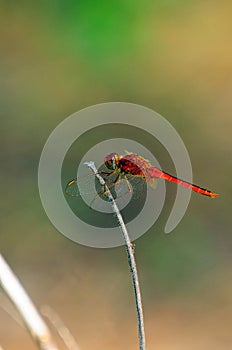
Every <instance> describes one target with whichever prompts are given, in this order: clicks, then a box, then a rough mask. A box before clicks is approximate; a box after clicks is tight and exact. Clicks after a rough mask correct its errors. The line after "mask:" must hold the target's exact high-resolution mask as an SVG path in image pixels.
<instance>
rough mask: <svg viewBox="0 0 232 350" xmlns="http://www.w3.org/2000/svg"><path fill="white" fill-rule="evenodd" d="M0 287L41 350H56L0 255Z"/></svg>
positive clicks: (25, 295)
mask: <svg viewBox="0 0 232 350" xmlns="http://www.w3.org/2000/svg"><path fill="white" fill-rule="evenodd" d="M0 285H1V286H2V288H3V289H4V290H5V292H6V294H7V295H8V297H9V298H10V299H11V301H12V302H13V304H14V305H15V307H16V308H17V310H18V311H19V313H20V315H21V317H22V319H23V321H24V323H25V325H26V327H27V329H28V331H29V333H30V334H31V336H32V338H33V339H34V341H35V342H36V344H37V345H38V347H39V348H40V349H41V350H58V348H57V346H56V345H55V344H54V343H53V341H52V339H51V335H50V332H49V330H48V328H47V326H46V324H45V323H44V321H43V320H42V318H41V317H40V315H39V313H38V311H37V310H36V308H35V306H34V305H33V303H32V301H31V300H30V298H29V296H28V295H27V293H26V292H25V290H24V289H23V287H22V285H21V284H20V282H19V280H18V279H17V277H16V276H15V275H14V273H13V271H12V270H11V269H10V267H9V266H8V264H7V262H6V261H5V260H4V258H3V257H2V255H1V254H0Z"/></svg>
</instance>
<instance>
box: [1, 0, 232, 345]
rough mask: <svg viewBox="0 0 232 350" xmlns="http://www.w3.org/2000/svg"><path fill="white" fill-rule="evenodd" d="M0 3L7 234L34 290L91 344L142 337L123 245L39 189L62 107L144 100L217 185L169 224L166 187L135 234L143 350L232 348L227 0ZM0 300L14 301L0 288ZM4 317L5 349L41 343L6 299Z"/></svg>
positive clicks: (5, 244)
mask: <svg viewBox="0 0 232 350" xmlns="http://www.w3.org/2000/svg"><path fill="white" fill-rule="evenodd" d="M0 6H1V11H0V27H1V30H0V37H1V50H0V62H1V67H0V70H1V71H0V72H1V79H0V92H1V94H0V99H1V108H0V118H1V128H0V131H1V135H0V145H1V156H0V157H1V173H0V177H1V182H0V184H1V211H0V213H1V221H0V222H1V233H0V246H1V252H2V254H3V255H4V256H5V258H6V259H7V260H8V262H9V263H10V265H11V267H12V268H13V270H14V271H15V272H16V273H17V275H18V277H19V278H20V280H21V282H22V283H23V285H24V286H25V287H26V289H27V291H28V292H29V294H30V296H31V298H32V299H33V300H34V302H35V303H36V305H38V306H40V305H42V304H48V305H50V306H51V307H53V308H54V309H55V310H56V311H57V312H58V313H59V314H60V316H61V317H62V319H63V320H64V322H65V324H66V325H67V326H68V327H69V328H70V330H71V332H72V333H73V334H74V335H75V337H76V339H77V341H78V343H79V344H80V346H81V348H82V349H92V348H94V349H109V350H114V349H118V348H120V349H136V348H138V345H137V326H136V314H135V307H134V297H133V289H132V285H131V279H130V274H129V269H128V266H127V258H126V253H125V249H124V248H123V247H120V248H116V249H108V250H104V249H91V248H88V247H84V246H80V245H78V244H75V243H73V242H71V241H70V240H68V239H66V238H65V237H63V236H62V235H61V234H60V233H59V232H57V231H56V229H55V228H54V227H53V226H52V224H51V222H50V221H49V219H48V218H47V216H46V214H45V212H44V210H43V207H42V205H41V202H40V198H39V193H38V187H37V168H38V162H39V158H40V153H41V151H42V148H43V145H44V143H45V141H46V139H47V137H48V136H49V134H50V133H51V131H52V130H53V129H54V128H55V127H56V126H57V124H58V123H60V122H61V121H62V120H63V119H64V118H66V117H67V116H68V115H70V114H71V113H73V112H75V111H77V110H80V109H81V108H84V107H87V106H90V105H93V104H96V103H102V102H109V101H125V102H132V103H138V104H141V105H144V106H147V107H149V108H152V109H154V110H155V111H157V112H158V113H160V114H162V115H163V116H164V117H165V118H167V119H168V120H169V121H170V122H171V123H172V125H173V126H174V127H175V128H176V130H177V131H178V132H179V134H180V135H181V137H182V139H183V141H184V142H185V144H186V147H187V149H188V151H189V154H190V158H191V161H192V166H193V174H194V182H195V183H198V184H200V185H202V186H203V187H207V188H209V189H212V190H215V191H216V192H218V193H220V196H219V197H218V198H217V199H214V200H212V199H210V198H205V197H201V196H198V195H197V194H193V195H192V199H191V203H190V205H189V208H188V210H187V213H186V215H185V217H184V219H183V220H182V222H181V223H180V224H179V226H178V227H177V228H176V229H175V231H174V232H173V233H172V234H171V235H169V236H166V235H164V233H163V228H164V225H165V222H166V219H167V217H168V214H169V211H170V208H171V206H172V201H173V198H174V194H175V188H174V187H175V186H174V185H172V186H171V185H167V190H168V193H170V196H168V198H167V203H166V206H165V208H164V211H163V213H162V215H161V217H160V219H159V221H158V222H157V223H156V224H155V226H154V227H153V228H152V229H150V230H149V232H148V233H146V235H144V236H142V237H141V238H140V239H139V240H137V241H136V259H137V264H138V268H139V275H140V279H141V288H142V294H143V304H144V311H145V325H146V335H147V349H154V348H155V349H160V350H169V349H170V350H171V349H172V350H174V349H178V350H182V349H188V350H192V349H198V350H203V349H204V350H205V349H212V350H214V349H215V350H216V349H217V350H218V349H220V350H224V349H225V350H228V349H229V348H231V345H232V332H231V323H232V281H231V267H232V258H231V248H232V239H231V204H232V203H231V202H232V201H231V192H232V186H231V170H232V165H231V146H232V141H231V130H232V129H231V128H232V118H231V110H232V108H231V107H232V99H231V90H232V47H231V42H232V41H231V33H232V22H231V13H232V3H231V1H226V0H223V1H206V0H201V1H198V0H194V1H193V0H191V1H187V2H186V1H182V0H175V1H174V0H162V1H161V0H155V1H151V0H148V1H145V2H143V1H139V0H136V1H129V0H128V1H127V0H124V1H122V0H119V1H112V2H110V1H101V2H97V1H89V0H87V1H69V2H65V1H61V0H58V1H53V0H51V1H49V2H48V1H40V2H36V1H35V2H29V1H26V0H25V1H20V2H17V1H1V2H0ZM154 154H155V151H154ZM155 156H156V157H157V159H158V160H159V161H160V156H159V155H157V154H155ZM77 157H78V155H77ZM162 157H163V158H162V159H164V164H165V154H164V155H163V156H162ZM167 164H168V161H167ZM167 170H169V171H172V172H173V168H171V167H170V168H169V169H167ZM1 303H2V305H3V306H4V308H7V307H10V306H9V305H8V303H7V299H6V298H5V297H4V295H3V294H2V295H1ZM7 305H8V306H7ZM0 325H1V327H0V344H1V346H2V347H3V348H4V349H12V350H14V349H15V350H16V349H17V350H18V349H24V350H27V349H36V347H35V345H34V344H33V343H32V341H31V339H30V337H29V335H28V334H27V332H26V331H25V330H23V329H22V328H21V327H20V326H18V324H17V323H16V322H15V321H14V320H13V319H12V318H11V317H10V316H9V315H8V314H7V313H6V312H5V311H4V310H0Z"/></svg>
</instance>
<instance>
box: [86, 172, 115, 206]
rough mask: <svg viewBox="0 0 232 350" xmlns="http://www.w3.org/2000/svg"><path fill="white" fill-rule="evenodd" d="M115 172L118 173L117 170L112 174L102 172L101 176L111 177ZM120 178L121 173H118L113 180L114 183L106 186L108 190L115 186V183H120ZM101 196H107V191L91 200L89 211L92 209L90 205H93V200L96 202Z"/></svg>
mask: <svg viewBox="0 0 232 350" xmlns="http://www.w3.org/2000/svg"><path fill="white" fill-rule="evenodd" d="M117 172H118V170H117V171H113V172H112V173H103V172H102V173H101V174H104V175H107V174H108V176H111V175H115V174H116V173H117ZM120 177H121V173H118V176H117V177H116V179H115V180H114V182H113V183H112V184H111V185H108V184H106V185H107V187H108V188H109V189H110V188H111V187H112V186H115V184H116V183H117V182H119V181H120ZM102 195H103V196H104V195H105V196H107V190H105V191H102V192H100V193H97V194H96V196H95V197H94V198H93V200H92V201H91V203H90V208H91V209H92V205H93V203H94V202H95V200H96V199H97V198H99V197H101V196H102Z"/></svg>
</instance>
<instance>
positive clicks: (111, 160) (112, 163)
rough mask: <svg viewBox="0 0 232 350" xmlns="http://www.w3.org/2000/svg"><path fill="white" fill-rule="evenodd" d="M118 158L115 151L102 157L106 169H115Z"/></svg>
mask: <svg viewBox="0 0 232 350" xmlns="http://www.w3.org/2000/svg"><path fill="white" fill-rule="evenodd" d="M119 159H120V158H119V155H118V154H117V153H110V154H109V155H108V156H106V157H105V158H104V164H105V166H106V167H107V168H108V169H110V170H115V169H116V168H117V167H118V163H119Z"/></svg>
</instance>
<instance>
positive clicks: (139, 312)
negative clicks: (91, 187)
mask: <svg viewBox="0 0 232 350" xmlns="http://www.w3.org/2000/svg"><path fill="white" fill-rule="evenodd" d="M84 164H85V165H87V166H88V167H89V168H91V169H92V170H93V172H94V174H95V176H96V177H97V179H98V180H99V182H100V184H101V185H102V186H104V189H105V192H104V193H105V194H106V195H107V196H108V198H109V200H110V202H111V204H112V209H113V212H114V213H115V214H116V215H117V218H118V221H119V225H120V227H121V230H122V233H123V238H124V241H125V245H126V251H127V257H128V263H129V266H130V271H131V273H132V281H133V287H134V293H135V303H136V311H137V318H138V333H139V348H140V350H145V348H146V345H145V331H144V319H143V309H142V299H141V292H140V287H139V279H138V272H137V267H136V263H135V257H134V251H133V245H132V243H131V241H130V237H129V234H128V232H127V228H126V225H125V223H124V221H123V218H122V215H121V213H120V211H119V209H118V206H117V204H116V202H115V200H114V198H113V196H112V194H111V192H110V190H109V188H108V186H107V185H106V183H105V181H104V179H103V178H102V177H101V175H100V174H99V173H98V171H97V168H96V166H95V164H94V162H92V161H91V162H85V163H84Z"/></svg>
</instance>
